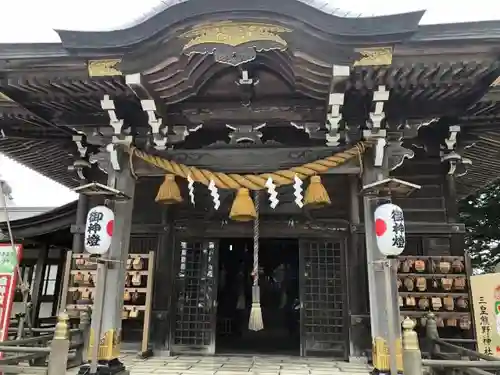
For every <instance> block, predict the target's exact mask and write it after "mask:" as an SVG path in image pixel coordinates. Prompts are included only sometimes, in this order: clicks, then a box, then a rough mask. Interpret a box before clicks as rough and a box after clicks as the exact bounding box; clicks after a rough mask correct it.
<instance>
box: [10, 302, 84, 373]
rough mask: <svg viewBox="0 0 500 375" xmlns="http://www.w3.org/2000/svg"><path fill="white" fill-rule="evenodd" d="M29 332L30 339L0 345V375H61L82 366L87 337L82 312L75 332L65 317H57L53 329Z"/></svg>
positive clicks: (64, 314) (45, 328) (67, 317)
mask: <svg viewBox="0 0 500 375" xmlns="http://www.w3.org/2000/svg"><path fill="white" fill-rule="evenodd" d="M30 332H31V334H33V336H32V337H28V338H22V339H16V340H9V341H4V342H3V343H1V345H0V352H1V353H3V358H1V359H0V373H8V374H23V373H29V374H44V375H62V374H64V372H62V371H61V369H67V368H71V367H75V366H79V365H81V364H83V363H84V361H85V356H86V353H87V349H88V342H89V335H90V317H89V314H88V313H87V312H85V311H82V313H81V315H80V321H79V323H78V327H77V328H73V329H71V328H70V320H69V316H68V315H67V314H66V313H61V314H60V315H59V316H58V317H57V324H56V325H55V327H44V328H31V329H30ZM35 334H36V335H35Z"/></svg>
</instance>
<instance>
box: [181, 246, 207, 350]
mask: <svg viewBox="0 0 500 375" xmlns="http://www.w3.org/2000/svg"><path fill="white" fill-rule="evenodd" d="M214 256H215V243H214V242H205V243H203V242H181V246H180V260H179V268H178V272H177V275H176V277H177V280H176V291H177V316H176V321H175V329H174V337H173V339H174V340H173V341H174V345H182V346H190V347H191V346H196V347H202V346H209V345H210V344H211V343H212V339H213V325H212V324H213V321H214V316H213V298H214V285H215V284H214Z"/></svg>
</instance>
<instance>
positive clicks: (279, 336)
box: [169, 236, 349, 359]
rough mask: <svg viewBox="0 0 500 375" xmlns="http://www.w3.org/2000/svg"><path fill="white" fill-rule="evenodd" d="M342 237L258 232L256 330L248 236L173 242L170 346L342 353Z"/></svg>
mask: <svg viewBox="0 0 500 375" xmlns="http://www.w3.org/2000/svg"><path fill="white" fill-rule="evenodd" d="M345 241H346V238H345V237H343V236H339V237H335V238H323V239H322V238H314V239H312V238H311V239H298V238H290V237H289V238H261V240H260V243H259V246H260V250H259V264H260V282H259V284H260V286H261V307H262V316H263V321H264V329H263V330H262V331H259V332H252V331H249V330H248V319H249V313H250V308H251V286H252V282H251V280H252V279H251V272H252V265H253V240H252V239H250V238H221V239H218V240H216V239H213V240H212V239H199V240H194V239H190V240H189V241H179V242H178V243H177V245H178V247H177V251H176V252H177V257H178V258H177V262H176V266H175V267H176V268H175V269H176V272H175V283H174V289H175V293H174V295H173V301H172V302H173V303H172V308H173V310H172V312H175V313H174V314H173V315H172V319H171V330H170V340H169V341H170V350H171V352H172V353H193V354H195V353H201V354H202V353H204V354H215V353H216V352H217V353H228V354H229V353H239V354H241V353H243V354H245V353H248V354H257V353H259V354H285V355H301V356H311V355H319V356H327V357H330V358H337V359H346V358H347V356H348V347H349V345H348V343H349V337H348V301H347V293H346V292H347V284H346V268H345V254H344V252H345Z"/></svg>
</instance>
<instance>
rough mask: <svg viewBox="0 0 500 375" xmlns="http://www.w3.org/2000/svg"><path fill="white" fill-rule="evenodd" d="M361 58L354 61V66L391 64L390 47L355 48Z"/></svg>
mask: <svg viewBox="0 0 500 375" xmlns="http://www.w3.org/2000/svg"><path fill="white" fill-rule="evenodd" d="M355 51H356V52H358V53H359V54H360V55H361V58H359V59H358V60H356V61H354V66H381V65H391V64H392V47H375V48H364V49H356V50H355Z"/></svg>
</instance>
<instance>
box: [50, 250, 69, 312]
mask: <svg viewBox="0 0 500 375" xmlns="http://www.w3.org/2000/svg"><path fill="white" fill-rule="evenodd" d="M58 259H59V262H58V264H57V275H56V280H57V281H56V286H55V289H54V302H53V303H52V314H51V315H52V316H54V315H56V314H57V311H58V308H59V301H60V299H61V293H62V291H63V289H64V288H63V287H62V286H63V280H64V268H65V266H66V251H65V250H63V249H59V255H58Z"/></svg>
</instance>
